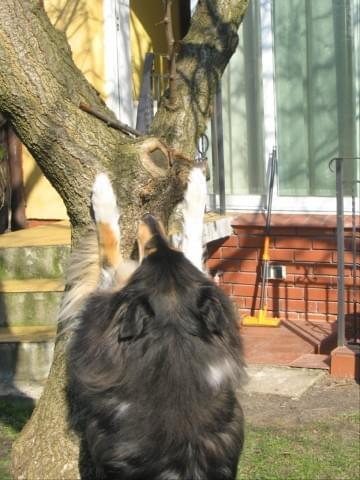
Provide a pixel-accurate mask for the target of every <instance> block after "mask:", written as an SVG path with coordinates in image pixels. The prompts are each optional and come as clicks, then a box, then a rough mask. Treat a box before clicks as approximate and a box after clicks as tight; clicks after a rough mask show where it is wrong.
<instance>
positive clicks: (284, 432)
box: [237, 413, 360, 480]
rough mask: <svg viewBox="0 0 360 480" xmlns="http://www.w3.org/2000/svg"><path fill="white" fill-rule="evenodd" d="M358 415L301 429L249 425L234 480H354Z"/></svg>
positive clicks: (359, 453)
mask: <svg viewBox="0 0 360 480" xmlns="http://www.w3.org/2000/svg"><path fill="white" fill-rule="evenodd" d="M359 427H360V415H359V414H358V413H354V414H347V415H342V416H338V417H332V418H328V419H326V420H321V421H316V422H311V423H307V424H306V425H305V426H303V427H300V426H299V427H294V426H290V427H271V426H252V425H251V424H250V425H248V428H247V436H246V445H245V449H244V452H243V455H242V458H241V462H240V466H239V473H238V476H237V480H256V479H259V480H260V479H264V480H265V479H266V480H355V479H358V478H360V436H359V433H360V431H359V430H360V429H359Z"/></svg>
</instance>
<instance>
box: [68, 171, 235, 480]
mask: <svg viewBox="0 0 360 480" xmlns="http://www.w3.org/2000/svg"><path fill="white" fill-rule="evenodd" d="M205 188H206V184H205V179H204V177H203V174H202V173H201V171H200V170H199V169H194V170H193V171H192V172H191V173H190V177H189V184H188V188H187V192H186V194H185V204H184V230H185V235H184V238H185V240H184V250H185V254H186V255H184V253H182V252H181V251H177V250H175V249H174V248H172V247H171V245H170V243H169V240H168V238H167V237H166V235H165V232H164V229H163V228H162V226H161V224H160V223H159V222H158V221H157V220H156V219H155V218H154V217H153V216H151V215H146V216H144V217H143V218H142V220H141V221H140V223H139V231H138V245H139V257H140V263H139V265H138V266H137V267H136V268H135V271H134V272H133V273H132V274H131V275H130V278H129V279H128V280H126V279H125V278H124V266H125V270H126V272H127V273H125V277H126V275H127V274H128V273H129V272H131V270H132V269H134V265H133V264H132V265H130V266H129V265H127V264H125V263H124V262H123V261H122V259H121V256H120V251H119V243H120V231H119V227H118V217H119V213H118V211H117V207H116V200H115V195H114V194H113V191H112V188H111V185H110V182H109V180H108V179H107V177H106V176H104V175H100V176H98V177H97V178H96V181H95V184H94V188H93V197H92V201H93V208H94V214H95V220H96V228H97V232H98V235H97V238H98V247H99V250H98V253H97V258H98V259H99V258H100V264H101V267H102V273H101V275H100V277H99V278H97V276H96V274H94V273H92V274H90V273H89V272H94V271H95V270H96V268H95V266H94V265H95V264H96V263H97V264H98V262H96V261H95V260H94V258H93V256H94V255H93V253H94V251H95V250H94V245H93V244H94V242H93V244H92V246H91V247H89V246H88V247H87V248H86V249H85V250H84V251H82V252H81V253H79V254H77V257H76V258H75V260H74V261H73V262H72V264H73V266H72V272H73V273H70V277H71V278H70V280H71V281H70V283H72V285H71V288H70V290H69V292H68V293H67V297H65V303H64V308H63V315H62V319H63V321H69V320H71V322H74V317H77V318H78V320H77V321H76V322H75V327H74V332H73V335H72V339H71V341H70V343H69V349H68V372H69V380H70V384H71V388H72V391H73V395H74V396H75V398H76V402H77V404H78V406H79V410H80V411H81V415H82V419H83V427H82V430H83V432H82V433H83V436H84V439H85V442H86V444H87V448H88V450H89V452H90V455H91V457H92V459H93V462H94V464H95V466H96V477H97V478H99V479H119V480H230V479H235V477H236V471H237V464H238V460H239V456H240V453H241V450H242V446H243V437H244V434H243V414H242V410H241V407H240V405H239V403H238V399H237V396H236V390H237V388H238V387H239V386H240V385H241V382H242V374H243V360H242V346H241V341H240V338H239V334H238V330H237V326H236V315H235V313H234V309H233V307H232V304H231V302H230V301H229V299H228V298H227V297H226V295H225V294H224V293H223V291H222V290H220V289H219V288H218V287H217V286H216V285H215V284H214V283H213V282H212V281H211V280H210V279H208V278H207V277H206V276H205V275H204V274H203V273H202V272H201V271H200V269H199V267H201V232H202V227H201V226H202V216H203V212H204V202H205V195H206V190H205ZM90 253H91V255H90ZM199 256H200V258H199ZM90 257H91V258H92V260H91V261H90V260H88V259H89V258H90ZM187 257H189V258H190V259H191V260H192V261H190V260H189V259H188V258H187ZM74 262H75V263H74ZM76 262H78V264H77V265H76ZM195 265H196V266H195ZM78 268H81V269H82V272H81V273H74V272H76V270H77V269H78ZM79 282H80V283H81V282H85V283H87V282H90V285H89V286H84V285H81V286H79ZM95 283H97V286H96V287H94V284H95Z"/></svg>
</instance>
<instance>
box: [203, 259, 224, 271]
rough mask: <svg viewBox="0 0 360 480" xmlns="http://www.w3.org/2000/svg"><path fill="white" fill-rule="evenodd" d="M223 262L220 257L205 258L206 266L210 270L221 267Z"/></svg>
mask: <svg viewBox="0 0 360 480" xmlns="http://www.w3.org/2000/svg"><path fill="white" fill-rule="evenodd" d="M223 263H224V260H221V259H220V258H210V259H209V260H206V267H207V269H208V270H210V271H216V270H220V269H222V265H223Z"/></svg>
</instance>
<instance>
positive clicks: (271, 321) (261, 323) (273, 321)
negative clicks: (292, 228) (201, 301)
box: [242, 148, 280, 327]
mask: <svg viewBox="0 0 360 480" xmlns="http://www.w3.org/2000/svg"><path fill="white" fill-rule="evenodd" d="M275 169H276V149H275V148H274V149H273V151H272V153H271V156H270V162H269V187H268V192H267V202H266V204H267V212H266V223H265V236H264V250H263V254H262V257H261V290H260V309H259V312H258V315H257V317H252V316H246V317H244V318H243V320H242V324H243V325H246V326H254V327H278V326H279V325H280V319H279V318H276V317H268V316H267V282H268V277H269V260H270V255H269V247H270V220H271V208H272V197H273V189H274V179H275Z"/></svg>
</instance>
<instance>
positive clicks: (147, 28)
mask: <svg viewBox="0 0 360 480" xmlns="http://www.w3.org/2000/svg"><path fill="white" fill-rule="evenodd" d="M187 3H188V2H187V1H186V4H187ZM103 4H104V0H45V9H46V11H47V13H48V15H49V18H50V20H51V21H52V23H53V24H54V25H55V26H56V27H57V28H59V29H62V30H63V31H65V33H66V36H67V39H68V41H69V44H70V47H71V50H72V53H73V58H74V61H75V63H76V65H77V66H78V67H79V69H80V70H81V71H82V72H83V73H84V75H85V76H86V78H87V79H88V80H89V82H90V83H91V84H92V85H94V87H95V88H96V89H97V90H98V91H99V93H100V95H102V97H103V98H104V100H106V93H105V64H104V63H105V51H104V11H103V6H104V5H103ZM129 4H130V9H131V11H130V36H131V45H132V46H131V55H132V77H133V78H132V80H133V82H132V83H133V97H134V100H136V99H137V97H138V94H139V87H140V79H141V73H142V68H143V61H144V56H145V53H146V52H148V51H154V52H156V53H166V48H167V47H166V38H165V31H164V25H163V24H162V23H159V22H161V20H162V19H163V17H164V12H163V2H162V0H156V1H153V2H152V6H151V9H148V8H144V2H143V1H140V0H130V2H129ZM181 5H182V4H181V2H180V0H176V1H175V2H174V4H173V24H174V34H175V38H179V35H180V9H181ZM74 7H76V8H74ZM124 8H127V7H126V6H125V7H124ZM23 168H24V183H25V196H26V215H27V218H30V219H34V218H37V219H64V218H67V214H66V209H65V206H64V203H63V201H62V199H61V198H60V196H59V195H58V194H57V192H56V191H55V190H54V189H53V187H52V186H51V185H50V183H49V182H48V180H47V179H46V178H45V177H44V176H43V175H42V173H41V171H40V169H39V168H38V166H37V165H36V163H35V161H34V159H33V158H32V157H31V155H30V154H29V153H28V152H27V151H26V149H24V161H23Z"/></svg>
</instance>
